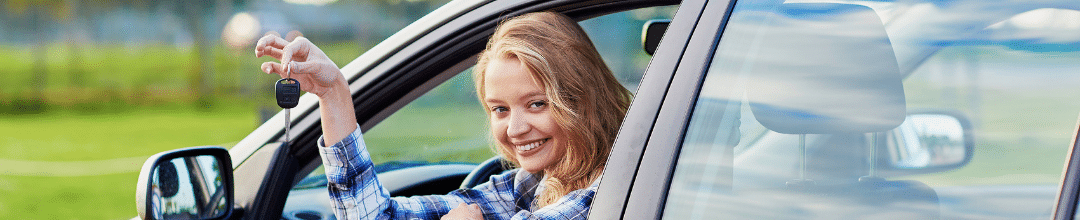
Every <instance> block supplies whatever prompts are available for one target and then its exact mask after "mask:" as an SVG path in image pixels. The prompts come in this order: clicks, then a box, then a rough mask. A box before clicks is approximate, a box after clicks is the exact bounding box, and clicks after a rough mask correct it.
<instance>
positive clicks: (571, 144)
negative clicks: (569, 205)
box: [473, 12, 632, 207]
mask: <svg viewBox="0 0 1080 220" xmlns="http://www.w3.org/2000/svg"><path fill="white" fill-rule="evenodd" d="M504 58H516V59H518V60H519V61H520V62H521V63H522V64H523V65H524V66H525V67H526V68H527V69H528V70H529V72H530V73H531V74H532V77H533V80H535V81H536V82H537V83H539V84H540V85H541V86H542V87H543V89H544V93H545V94H546V95H547V97H548V99H550V103H551V106H553V108H551V110H552V115H553V118H554V120H555V121H556V124H558V126H559V128H560V129H562V131H563V132H564V133H566V134H567V135H568V139H570V140H569V141H568V143H567V145H568V146H566V155H564V157H563V159H562V160H561V161H559V162H557V163H556V164H555V165H554V167H553V168H552V169H545V170H548V171H547V172H549V173H545V175H546V176H547V177H548V178H547V179H546V180H545V181H544V183H543V184H545V187H546V189H545V190H544V191H543V192H541V194H540V196H538V197H537V198H535V199H534V200H533V202H534V204H536V205H539V207H543V206H547V205H549V204H552V203H555V202H556V201H558V200H559V198H561V197H563V196H565V195H566V194H568V193H570V192H571V191H574V190H577V189H583V188H585V187H588V186H589V185H590V184H591V183H592V182H593V181H594V180H596V179H597V178H599V177H600V175H601V173H603V171H604V165H605V162H606V160H607V156H608V153H609V152H611V145H612V144H613V143H614V142H615V136H616V134H617V133H618V131H619V126H620V125H621V124H622V119H623V116H625V115H626V109H627V108H629V106H630V101H631V99H632V98H631V94H630V91H628V90H626V88H624V87H623V86H622V85H621V84H619V82H618V80H616V78H615V75H614V74H612V72H611V70H609V69H608V67H607V65H606V64H604V61H603V60H602V59H601V58H600V54H599V53H598V52H597V51H596V48H595V47H594V46H593V44H592V42H591V41H589V38H588V36H587V35H586V34H585V31H584V30H582V29H581V26H578V24H577V22H575V21H574V20H573V19H570V18H569V17H567V16H565V15H562V14H558V13H554V12H536V13H529V14H524V15H520V16H517V17H514V18H511V19H509V20H506V21H504V22H503V23H502V24H500V25H499V27H498V28H497V29H496V30H495V33H494V34H493V35H492V37H491V40H489V41H488V44H487V48H486V49H484V52H482V53H480V57H479V58H478V60H477V63H476V68H473V71H474V74H473V76H474V80H475V82H476V84H475V85H476V93H477V97H479V98H480V99H481V102H480V103H484V102H483V100H482V99H483V98H484V97H485V96H484V85H483V83H484V71H485V69H486V67H487V65H488V62H489V61H491V60H493V59H504ZM483 105H484V108H485V109H487V108H488V107H489V106H487V104H483ZM488 116H489V117H490V116H491V115H490V112H489V115H488ZM495 143H499V142H497V141H495ZM496 145H498V146H494V148H495V149H494V150H495V151H496V152H497V153H499V155H502V156H503V158H505V159H507V160H509V161H510V162H511V163H512V164H513V165H514V166H519V165H520V164H519V163H518V161H517V160H516V158H515V157H513V156H512V155H513V149H512V147H510V146H502V144H496Z"/></svg>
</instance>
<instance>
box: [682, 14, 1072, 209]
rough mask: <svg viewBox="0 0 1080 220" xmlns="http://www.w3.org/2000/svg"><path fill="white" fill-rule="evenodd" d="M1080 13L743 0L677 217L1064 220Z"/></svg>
mask: <svg viewBox="0 0 1080 220" xmlns="http://www.w3.org/2000/svg"><path fill="white" fill-rule="evenodd" d="M1078 9H1080V2H1075V1H1053V0H1051V1H1040V3H1038V4H1035V3H1028V2H1027V1H994V2H984V1H925V2H920V1H898V2H892V1H830V2H829V3H820V2H809V1H787V2H778V1H739V2H737V3H736V4H735V8H734V10H733V12H732V14H731V18H730V20H729V21H728V23H727V26H726V27H725V29H724V30H723V31H722V34H718V36H717V37H719V41H718V43H717V44H716V45H715V52H714V54H713V58H712V61H711V62H710V63H709V64H708V65H709V68H708V70H707V73H706V78H705V82H704V84H703V85H702V87H701V90H700V93H699V95H698V98H697V100H696V104H695V107H694V110H693V114H692V116H691V119H690V123H689V124H688V127H687V128H686V129H687V130H686V136H685V137H684V139H683V142H682V147H681V150H680V153H679V155H680V156H679V158H678V164H677V165H676V169H675V174H674V177H673V179H672V182H671V185H670V188H669V189H668V194H667V196H668V197H667V200H666V205H665V209H664V217H665V218H670V219H700V218H717V217H718V216H719V217H721V218H727V219H795V218H798V219H802V218H812V219H813V218H827V219H881V218H897V219H938V218H942V219H985V218H995V219H997V218H1006V219H1012V218H1017V219H1031V218H1047V217H1049V216H1050V210H1051V209H1052V207H1053V203H1054V199H1055V195H1056V193H1057V187H1056V186H1057V184H1058V182H1059V181H1060V175H1061V173H1062V170H1061V169H1062V163H1063V161H1064V159H1065V155H1066V150H1067V149H1068V148H1069V144H1070V141H1071V140H1072V139H1071V138H1072V134H1073V132H1074V130H1075V123H1076V120H1077V115H1078V113H1080V104H1076V102H1075V101H1073V100H1074V99H1075V97H1080V89H1077V88H1076V86H1075V85H1080V52H1078V51H1080V11H1078Z"/></svg>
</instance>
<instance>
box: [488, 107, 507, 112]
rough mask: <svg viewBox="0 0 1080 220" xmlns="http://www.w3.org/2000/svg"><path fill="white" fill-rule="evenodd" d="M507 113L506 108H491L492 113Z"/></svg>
mask: <svg viewBox="0 0 1080 220" xmlns="http://www.w3.org/2000/svg"><path fill="white" fill-rule="evenodd" d="M506 111H507V109H506V107H493V108H491V112H495V113H503V112H506Z"/></svg>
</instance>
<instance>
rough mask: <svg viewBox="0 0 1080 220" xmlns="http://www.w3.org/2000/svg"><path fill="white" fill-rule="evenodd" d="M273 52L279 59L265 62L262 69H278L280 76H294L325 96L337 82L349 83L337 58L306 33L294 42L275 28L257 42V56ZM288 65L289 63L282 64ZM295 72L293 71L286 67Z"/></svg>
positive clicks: (305, 85) (275, 71)
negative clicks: (321, 48) (337, 63)
mask: <svg viewBox="0 0 1080 220" xmlns="http://www.w3.org/2000/svg"><path fill="white" fill-rule="evenodd" d="M262 56H270V57H273V58H274V59H277V60H280V61H281V63H277V62H265V63H263V64H262V70H263V72H266V73H277V74H278V75H279V76H281V78H285V77H287V76H288V77H291V78H293V79H296V80H297V81H300V89H302V90H304V91H307V92H310V93H314V94H315V95H318V96H319V97H323V96H324V95H326V94H327V92H328V91H330V90H331V87H334V86H342V85H344V86H346V87H347V85H345V83H344V82H345V77H344V76H342V75H341V70H339V69H338V67H337V65H336V64H334V61H331V60H330V58H328V57H326V54H325V53H323V52H322V50H320V49H319V47H316V46H315V44H312V43H311V41H308V39H307V38H304V37H296V39H293V41H292V42H289V41H286V40H285V39H282V38H281V36H278V34H277V33H275V32H269V33H267V34H266V36H263V37H262V38H261V39H259V42H258V43H256V44H255V57H262ZM283 64H284V65H289V66H288V67H286V66H283ZM286 70H289V71H291V72H292V74H291V75H289V74H288V73H286V72H285V71H286Z"/></svg>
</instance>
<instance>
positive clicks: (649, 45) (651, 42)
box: [641, 19, 671, 56]
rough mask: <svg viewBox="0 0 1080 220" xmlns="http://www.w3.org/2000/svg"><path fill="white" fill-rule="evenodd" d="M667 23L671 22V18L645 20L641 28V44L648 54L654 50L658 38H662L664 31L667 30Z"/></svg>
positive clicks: (658, 42) (658, 41)
mask: <svg viewBox="0 0 1080 220" xmlns="http://www.w3.org/2000/svg"><path fill="white" fill-rule="evenodd" d="M668 24H671V20H660V19H657V20H649V21H646V22H645V26H644V27H642V28H641V46H642V47H644V49H645V53H647V54H649V55H650V56H652V55H653V53H654V52H656V47H657V46H660V39H661V38H664V32H667V27H668Z"/></svg>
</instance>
